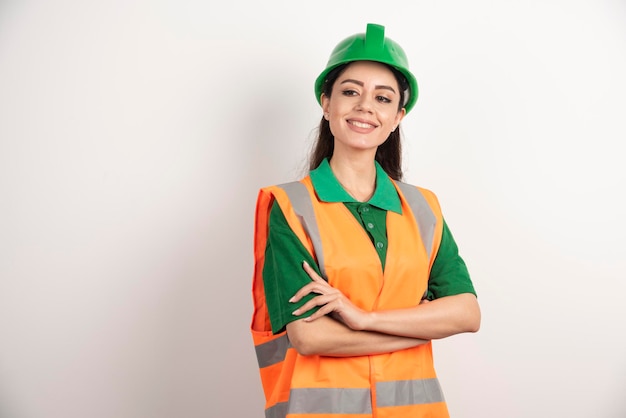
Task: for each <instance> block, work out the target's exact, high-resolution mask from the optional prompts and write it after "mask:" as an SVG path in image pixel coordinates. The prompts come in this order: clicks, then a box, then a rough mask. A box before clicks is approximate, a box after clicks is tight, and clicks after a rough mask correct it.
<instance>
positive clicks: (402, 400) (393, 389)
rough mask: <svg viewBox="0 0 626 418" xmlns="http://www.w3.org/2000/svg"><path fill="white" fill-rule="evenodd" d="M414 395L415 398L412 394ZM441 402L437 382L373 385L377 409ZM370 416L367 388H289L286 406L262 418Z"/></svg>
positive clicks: (278, 405) (281, 406)
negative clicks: (306, 415) (307, 415)
mask: <svg viewBox="0 0 626 418" xmlns="http://www.w3.org/2000/svg"><path fill="white" fill-rule="evenodd" d="M416 394H418V398H416V397H415V395H416ZM435 402H444V397H443V392H442V391H441V387H440V386H439V381H438V380H437V379H416V380H400V381H391V382H378V383H376V404H377V405H378V406H379V407H381V408H384V407H388V406H403V405H415V404H429V403H435ZM288 413H289V414H371V413H372V404H371V402H370V390H369V389H346V388H343V389H335V388H306V389H292V390H291V392H290V395H289V403H287V402H281V403H279V404H277V405H275V406H274V407H272V408H269V409H268V410H267V411H266V413H265V417H266V418H284V417H286V416H287V414H288Z"/></svg>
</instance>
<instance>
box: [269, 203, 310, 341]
mask: <svg viewBox="0 0 626 418" xmlns="http://www.w3.org/2000/svg"><path fill="white" fill-rule="evenodd" d="M303 261H306V262H308V263H309V265H311V266H313V268H314V269H315V270H316V271H317V273H318V274H319V269H318V268H317V263H316V262H315V260H314V259H313V257H312V255H311V254H310V253H309V252H308V251H307V249H306V248H305V247H304V245H302V242H300V240H299V239H298V237H297V236H296V234H295V233H294V232H293V231H292V230H291V228H290V227H289V224H288V223H287V220H286V219H285V215H284V214H283V212H282V210H281V208H280V206H279V205H278V203H277V202H276V201H274V203H273V204H272V208H271V211H270V216H269V232H268V237H267V244H266V247H265V263H264V267H263V284H264V287H265V297H266V304H267V310H268V312H269V316H270V322H271V324H272V332H273V333H274V334H277V333H279V332H282V331H283V330H284V329H285V326H286V325H287V324H288V323H289V322H292V321H294V320H296V319H300V318H306V317H307V316H310V315H311V314H313V313H314V312H315V311H316V310H317V309H319V307H318V308H314V309H312V310H310V311H308V312H305V313H304V314H302V315H299V316H294V315H293V314H292V312H293V311H295V310H296V309H298V308H299V307H300V306H302V305H304V304H305V303H306V302H307V301H309V300H311V299H312V298H313V297H315V295H313V294H310V295H307V296H306V297H305V298H302V300H300V301H298V302H297V303H291V302H289V299H291V297H292V296H293V295H294V294H295V293H296V292H297V291H298V290H300V288H302V287H303V286H304V285H306V284H308V283H310V282H311V278H310V277H309V275H308V274H307V273H306V272H305V271H304V269H303V268H302V262H303Z"/></svg>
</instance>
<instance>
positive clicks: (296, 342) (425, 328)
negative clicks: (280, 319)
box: [287, 263, 481, 357]
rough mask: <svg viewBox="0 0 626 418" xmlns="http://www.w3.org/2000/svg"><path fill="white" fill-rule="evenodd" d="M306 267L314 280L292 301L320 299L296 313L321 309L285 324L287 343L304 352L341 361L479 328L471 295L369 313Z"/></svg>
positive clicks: (403, 347) (311, 301) (314, 300)
mask: <svg viewBox="0 0 626 418" xmlns="http://www.w3.org/2000/svg"><path fill="white" fill-rule="evenodd" d="M303 268H304V270H305V271H306V272H307V273H308V274H309V276H310V277H311V280H312V281H311V283H309V284H307V285H306V286H304V287H302V288H301V289H300V290H299V291H298V292H297V293H296V294H295V295H294V296H293V298H292V299H291V300H290V301H292V302H297V301H299V300H300V299H301V298H302V297H304V296H305V295H307V294H309V293H315V294H318V296H316V297H314V298H313V299H311V300H310V301H308V302H307V303H305V304H304V305H302V307H300V309H298V310H296V311H295V312H294V314H295V315H299V314H300V313H302V312H306V311H308V310H309V309H311V308H313V307H315V306H321V308H320V309H319V310H318V311H317V312H315V313H314V314H312V315H311V316H310V317H307V318H304V319H299V320H296V321H293V322H291V323H289V324H288V325H287V333H288V334H289V339H290V341H291V343H292V344H293V346H294V347H295V348H296V350H298V352H299V353H300V354H303V355H311V354H317V355H326V356H337V357H342V356H358V355H370V354H379V353H385V352H391V351H397V350H402V349H406V348H411V347H415V346H417V345H420V344H424V343H426V342H428V341H429V340H432V339H439V338H445V337H449V336H451V335H455V334H459V333H463V332H476V331H478V329H479V327H480V317H481V315H480V308H479V306H478V301H477V300H476V297H475V296H474V295H473V294H471V293H462V294H459V295H454V296H446V297H442V298H440V299H436V300H434V301H431V302H422V303H421V304H419V305H418V306H415V307H413V308H407V309H396V310H386V311H374V312H366V311H364V310H362V309H360V308H358V307H357V306H355V305H354V304H353V303H352V302H351V301H350V300H349V299H348V298H347V297H346V296H345V295H343V293H341V292H340V291H339V290H337V289H335V288H333V287H332V286H330V285H329V284H328V282H326V281H325V280H324V279H322V278H321V277H320V276H319V275H318V274H317V273H316V272H315V271H314V270H313V269H312V268H311V267H310V266H309V265H308V264H306V263H304V265H303Z"/></svg>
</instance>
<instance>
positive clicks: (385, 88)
mask: <svg viewBox="0 0 626 418" xmlns="http://www.w3.org/2000/svg"><path fill="white" fill-rule="evenodd" d="M346 83H354V84H357V85H359V86H361V87H363V86H364V85H365V84H364V83H363V82H362V81H359V80H354V79H352V78H348V79H346V80H343V81H342V82H341V83H339V84H346ZM375 89H376V90H378V89H383V90H390V91H392V92H394V93H395V92H396V91H395V90H394V89H393V87H391V86H386V85H379V86H375Z"/></svg>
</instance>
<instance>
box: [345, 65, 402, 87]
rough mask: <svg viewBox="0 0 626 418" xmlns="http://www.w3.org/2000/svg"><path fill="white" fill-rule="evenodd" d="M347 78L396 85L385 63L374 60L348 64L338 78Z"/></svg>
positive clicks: (394, 78)
mask: <svg viewBox="0 0 626 418" xmlns="http://www.w3.org/2000/svg"><path fill="white" fill-rule="evenodd" d="M347 78H350V79H355V80H358V81H362V82H366V81H368V80H373V81H376V83H377V84H381V83H384V84H387V85H390V86H394V87H397V80H396V77H395V76H394V74H393V72H392V71H391V69H390V68H389V67H388V66H386V65H385V64H381V63H380V62H375V61H355V62H352V63H350V64H348V66H347V67H346V68H345V70H344V71H343V72H342V73H341V75H340V76H339V78H338V80H345V79H347Z"/></svg>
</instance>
